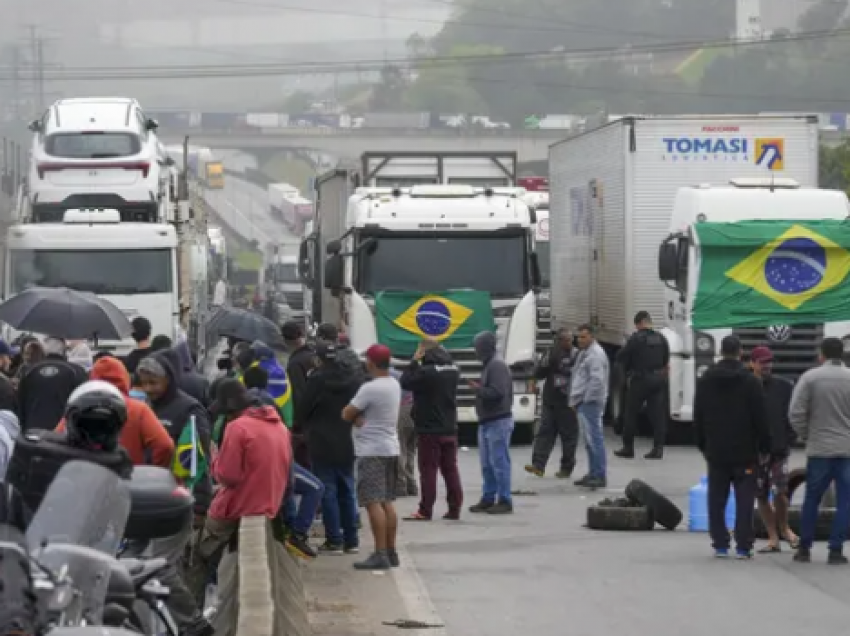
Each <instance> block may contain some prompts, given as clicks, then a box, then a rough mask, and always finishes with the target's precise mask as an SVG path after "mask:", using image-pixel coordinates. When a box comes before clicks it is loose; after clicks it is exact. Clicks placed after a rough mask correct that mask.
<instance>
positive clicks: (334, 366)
mask: <svg viewBox="0 0 850 636" xmlns="http://www.w3.org/2000/svg"><path fill="white" fill-rule="evenodd" d="M360 385H361V381H360V378H359V377H358V376H357V375H356V374H354V373H352V372H351V370H350V369H348V368H346V367H343V366H342V365H340V364H339V363H338V362H329V363H324V364H322V366H320V367H319V368H317V369H315V370H314V371H313V372H312V373H311V374H310V376H309V377H308V378H307V385H306V386H305V387H304V393H302V395H301V399H300V400H299V401H298V402H296V403H295V408H296V412H295V419H296V421H299V422H301V423H302V426H303V430H304V431H305V433H306V435H307V447H308V449H309V452H310V459H311V460H312V461H313V462H316V463H319V464H324V465H328V466H342V467H348V466H351V465H352V464H353V463H354V444H353V442H352V437H351V423H350V422H346V421H345V420H344V419H342V410H343V409H344V408H345V407H346V406H348V404H349V403H350V402H351V399H352V398H353V397H354V395H355V394H356V393H357V389H359V388H360Z"/></svg>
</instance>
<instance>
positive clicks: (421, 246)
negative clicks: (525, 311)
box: [358, 234, 528, 297]
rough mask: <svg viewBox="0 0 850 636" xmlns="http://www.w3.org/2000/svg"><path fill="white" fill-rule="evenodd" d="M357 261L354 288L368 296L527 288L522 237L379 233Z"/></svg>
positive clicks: (516, 292) (511, 292)
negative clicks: (370, 248) (392, 292)
mask: <svg viewBox="0 0 850 636" xmlns="http://www.w3.org/2000/svg"><path fill="white" fill-rule="evenodd" d="M360 262H361V266H360V267H361V269H360V281H359V285H358V288H359V291H361V292H363V293H367V294H374V293H375V292H379V291H386V290H391V289H394V290H406V291H407V290H409V291H418V292H428V291H443V290H447V289H477V290H481V291H487V292H490V293H491V294H492V295H494V296H497V297H498V296H501V297H510V296H522V295H523V294H524V293H525V292H526V291H527V290H528V282H527V281H528V277H527V276H526V253H525V237H524V236H522V235H518V236H486V235H479V236H464V235H458V234H454V235H442V236H438V237H435V236H434V235H433V234H428V235H423V236H416V237H412V236H406V237H395V236H392V237H386V236H384V237H381V238H379V239H378V245H377V249H376V250H375V252H374V253H373V254H371V255H369V254H367V253H366V252H365V251H364V252H361V259H360Z"/></svg>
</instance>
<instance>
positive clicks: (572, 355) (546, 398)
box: [534, 346, 578, 407]
mask: <svg viewBox="0 0 850 636" xmlns="http://www.w3.org/2000/svg"><path fill="white" fill-rule="evenodd" d="M576 358H578V351H576V349H575V348H570V350H569V351H567V350H565V349H564V348H562V347H558V346H555V347H552V348H551V349H549V353H548V354H547V355H546V356H545V357H544V358H543V359H542V360H541V361H540V363H539V364H538V365H537V368H536V369H535V370H534V377H536V378H537V379H538V380H545V381H546V384H544V385H543V404H544V405H545V406H564V407H566V406H567V405H568V402H569V392H570V380H571V379H572V375H573V365H574V364H575V361H576Z"/></svg>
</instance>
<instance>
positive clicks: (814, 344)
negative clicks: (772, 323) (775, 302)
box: [734, 325, 823, 380]
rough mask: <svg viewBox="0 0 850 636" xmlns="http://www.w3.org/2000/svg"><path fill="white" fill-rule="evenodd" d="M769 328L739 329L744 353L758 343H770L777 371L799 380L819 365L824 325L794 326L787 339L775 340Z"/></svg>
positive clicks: (737, 332)
mask: <svg viewBox="0 0 850 636" xmlns="http://www.w3.org/2000/svg"><path fill="white" fill-rule="evenodd" d="M768 329H770V328H769V327H767V328H765V327H754V328H746V329H735V330H734V332H735V335H736V336H738V337H739V338H740V339H741V344H742V345H743V347H744V355H745V356H749V355H750V352H751V351H752V350H753V349H754V348H755V347H758V346H760V345H761V346H765V345H766V346H768V347H770V350H771V351H772V352H773V372H774V373H776V374H777V375H782V376H785V377H787V378H790V379H793V380H796V379H797V378H798V377H799V376H801V375H802V374H803V373H804V372H806V371H808V370H809V369H811V368H812V367H815V366H817V364H818V349H819V347H820V343H821V340H823V325H794V326H793V327H791V336H790V337H789V338H788V339H787V340H786V341H785V342H775V341H773V340H771V339H770V338H769V337H768Z"/></svg>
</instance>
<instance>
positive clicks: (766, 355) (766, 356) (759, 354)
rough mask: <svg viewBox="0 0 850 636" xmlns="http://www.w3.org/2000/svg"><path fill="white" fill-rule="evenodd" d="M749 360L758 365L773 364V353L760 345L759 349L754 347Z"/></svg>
mask: <svg viewBox="0 0 850 636" xmlns="http://www.w3.org/2000/svg"><path fill="white" fill-rule="evenodd" d="M750 360H751V361H752V362H758V363H759V364H764V363H765V362H773V352H772V351H771V350H770V348H769V347H765V346H764V345H762V346H761V347H756V348H755V349H753V352H752V353H751V354H750Z"/></svg>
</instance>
